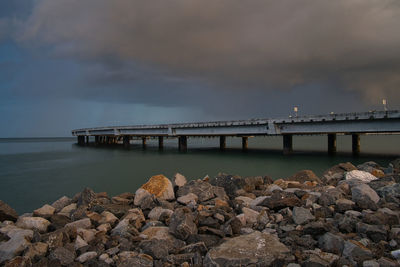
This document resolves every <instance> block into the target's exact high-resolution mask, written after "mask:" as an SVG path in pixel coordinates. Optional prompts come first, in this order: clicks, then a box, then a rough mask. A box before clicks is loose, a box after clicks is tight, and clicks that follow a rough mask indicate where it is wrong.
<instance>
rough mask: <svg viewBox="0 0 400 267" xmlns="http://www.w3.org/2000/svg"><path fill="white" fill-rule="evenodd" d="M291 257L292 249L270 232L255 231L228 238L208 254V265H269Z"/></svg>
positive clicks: (206, 263)
mask: <svg viewBox="0 0 400 267" xmlns="http://www.w3.org/2000/svg"><path fill="white" fill-rule="evenodd" d="M289 258H290V250H289V249H288V248H287V247H286V246H285V245H283V244H282V243H281V242H279V240H278V239H277V238H276V237H275V236H273V235H270V234H266V233H261V232H258V231H255V232H253V233H251V234H248V235H243V236H238V237H234V238H230V239H227V240H226V241H225V242H224V243H222V244H221V245H219V246H217V247H214V248H212V249H211V250H210V251H209V252H208V253H207V255H206V258H205V260H204V265H206V266H236V265H237V266H239V265H250V264H256V265H259V266H269V265H272V264H276V263H278V262H281V263H283V262H284V261H285V260H287V259H289Z"/></svg>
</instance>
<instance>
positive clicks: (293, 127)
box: [72, 111, 400, 154]
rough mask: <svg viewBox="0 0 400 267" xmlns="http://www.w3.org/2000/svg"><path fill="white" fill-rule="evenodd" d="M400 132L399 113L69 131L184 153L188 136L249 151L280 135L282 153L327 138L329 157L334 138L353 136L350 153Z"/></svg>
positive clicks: (82, 137) (83, 139)
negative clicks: (230, 141)
mask: <svg viewBox="0 0 400 267" xmlns="http://www.w3.org/2000/svg"><path fill="white" fill-rule="evenodd" d="M368 133H381V134H384V133H400V112H399V111H387V112H373V113H371V112H368V113H349V114H338V115H335V114H331V115H328V116H309V117H299V118H289V120H283V119H280V120H271V119H256V120H247V121H223V122H207V123H182V124H163V125H141V126H140V125H139V126H120V127H116V126H113V127H99V128H86V129H78V130H74V131H72V134H73V135H74V136H77V137H78V144H81V145H83V144H87V143H88V142H89V136H94V137H95V144H122V145H124V147H126V148H128V147H129V146H130V140H131V139H133V138H140V139H142V145H143V147H145V146H146V140H147V139H149V138H158V145H159V148H160V149H162V148H163V145H164V138H177V139H178V146H179V150H180V151H186V150H187V139H188V138H190V137H219V138H220V149H221V150H224V149H225V148H226V137H228V136H229V137H240V138H242V149H243V150H247V149H248V138H249V137H251V136H277V135H279V136H283V151H284V153H286V154H289V153H291V152H292V151H293V136H294V135H322V134H323V135H327V136H328V139H327V148H328V152H329V153H330V154H333V153H335V152H336V135H337V134H349V135H352V151H353V153H354V154H358V153H359V152H360V134H368Z"/></svg>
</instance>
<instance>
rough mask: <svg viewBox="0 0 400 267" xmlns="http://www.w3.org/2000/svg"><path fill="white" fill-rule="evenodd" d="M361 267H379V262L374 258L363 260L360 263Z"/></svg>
mask: <svg viewBox="0 0 400 267" xmlns="http://www.w3.org/2000/svg"><path fill="white" fill-rule="evenodd" d="M362 266H363V267H379V266H380V265H379V263H378V262H377V261H376V260H368V261H364V262H363V264H362Z"/></svg>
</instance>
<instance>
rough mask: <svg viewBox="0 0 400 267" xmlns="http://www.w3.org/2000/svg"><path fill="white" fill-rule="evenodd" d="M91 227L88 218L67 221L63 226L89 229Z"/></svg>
mask: <svg viewBox="0 0 400 267" xmlns="http://www.w3.org/2000/svg"><path fill="white" fill-rule="evenodd" d="M91 227H92V223H91V221H90V219H89V218H85V219H81V220H78V221H74V222H71V223H67V224H66V225H65V228H75V229H78V228H83V229H89V228H91Z"/></svg>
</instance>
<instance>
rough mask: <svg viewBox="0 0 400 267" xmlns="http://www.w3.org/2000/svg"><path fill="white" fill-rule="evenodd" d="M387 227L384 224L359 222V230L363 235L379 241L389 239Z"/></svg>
mask: <svg viewBox="0 0 400 267" xmlns="http://www.w3.org/2000/svg"><path fill="white" fill-rule="evenodd" d="M385 228H386V227H385V226H383V225H370V224H366V223H361V222H360V223H357V232H358V233H359V234H361V235H365V236H367V237H368V238H369V239H371V240H372V241H374V242H375V243H378V242H379V241H381V240H383V241H386V239H387V231H386V229H385Z"/></svg>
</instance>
